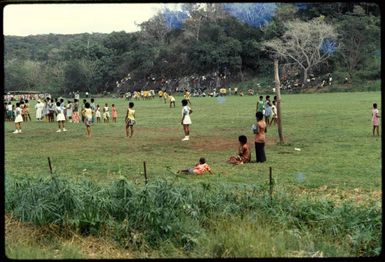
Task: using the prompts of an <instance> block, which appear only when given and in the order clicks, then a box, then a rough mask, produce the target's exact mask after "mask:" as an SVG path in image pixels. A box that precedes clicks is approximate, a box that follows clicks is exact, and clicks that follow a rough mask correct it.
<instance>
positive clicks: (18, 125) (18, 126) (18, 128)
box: [13, 103, 23, 134]
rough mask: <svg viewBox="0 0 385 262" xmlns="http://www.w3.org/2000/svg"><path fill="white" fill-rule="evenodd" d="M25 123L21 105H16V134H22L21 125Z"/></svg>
mask: <svg viewBox="0 0 385 262" xmlns="http://www.w3.org/2000/svg"><path fill="white" fill-rule="evenodd" d="M22 122H23V117H22V115H21V108H20V103H16V109H15V128H16V130H15V131H14V132H13V133H14V134H17V133H21V123H22Z"/></svg>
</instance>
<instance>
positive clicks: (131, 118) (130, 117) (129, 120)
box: [125, 102, 136, 137]
mask: <svg viewBox="0 0 385 262" xmlns="http://www.w3.org/2000/svg"><path fill="white" fill-rule="evenodd" d="M133 108H134V103H133V102H130V103H129V104H128V109H127V114H126V118H125V121H126V137H132V135H133V134H134V125H135V122H136V121H135V110H134V109H133ZM130 129H131V134H130V135H129V133H130V132H129V130H130Z"/></svg>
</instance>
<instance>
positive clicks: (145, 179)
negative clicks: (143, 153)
mask: <svg viewBox="0 0 385 262" xmlns="http://www.w3.org/2000/svg"><path fill="white" fill-rule="evenodd" d="M143 168H144V183H145V184H146V185H147V180H148V179H147V169H146V161H143Z"/></svg>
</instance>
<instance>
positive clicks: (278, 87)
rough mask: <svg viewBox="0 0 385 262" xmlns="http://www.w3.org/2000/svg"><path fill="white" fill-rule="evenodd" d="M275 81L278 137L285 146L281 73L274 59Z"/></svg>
mask: <svg viewBox="0 0 385 262" xmlns="http://www.w3.org/2000/svg"><path fill="white" fill-rule="evenodd" d="M274 80H275V92H276V95H277V117H278V119H277V124H278V135H279V143H280V144H283V143H284V141H283V134H282V118H281V83H280V81H279V72H278V59H274Z"/></svg>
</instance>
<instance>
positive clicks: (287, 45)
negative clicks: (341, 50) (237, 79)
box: [263, 17, 338, 86]
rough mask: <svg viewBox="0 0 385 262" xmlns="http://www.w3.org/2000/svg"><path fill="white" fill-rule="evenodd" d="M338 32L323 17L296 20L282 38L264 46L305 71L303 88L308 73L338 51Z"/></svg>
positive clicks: (290, 23) (288, 25)
mask: <svg viewBox="0 0 385 262" xmlns="http://www.w3.org/2000/svg"><path fill="white" fill-rule="evenodd" d="M337 36H338V34H337V31H336V30H335V28H334V26H332V25H330V24H327V23H326V22H325V21H324V19H323V18H322V17H320V18H315V19H312V20H310V21H309V22H304V21H299V20H294V21H290V22H288V23H287V30H286V31H285V33H284V34H283V36H282V37H280V38H274V39H272V40H269V41H265V42H264V43H263V45H264V46H265V47H267V48H270V49H271V50H272V51H273V52H274V53H276V54H278V55H279V56H281V57H283V58H285V59H288V60H293V61H294V62H296V63H297V64H298V65H299V66H300V67H301V68H302V70H303V86H305V85H306V82H307V81H306V80H307V78H308V72H309V70H311V69H312V68H313V67H315V66H316V65H318V64H320V63H322V62H325V61H326V60H327V59H328V58H329V57H330V56H331V55H332V54H333V53H334V51H335V50H336V48H337V47H336V46H335V41H336V40H337Z"/></svg>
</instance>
